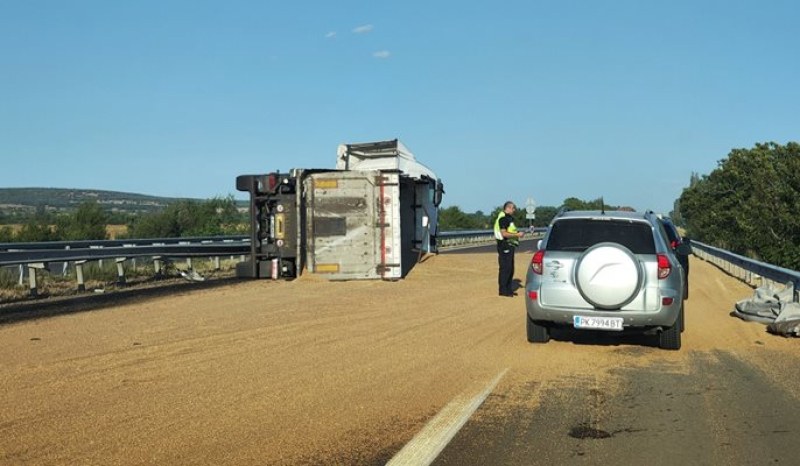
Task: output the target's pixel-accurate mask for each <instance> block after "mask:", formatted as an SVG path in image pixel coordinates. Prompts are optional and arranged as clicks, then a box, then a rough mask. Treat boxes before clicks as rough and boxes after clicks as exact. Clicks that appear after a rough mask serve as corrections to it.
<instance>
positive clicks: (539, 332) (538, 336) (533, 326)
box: [525, 313, 550, 343]
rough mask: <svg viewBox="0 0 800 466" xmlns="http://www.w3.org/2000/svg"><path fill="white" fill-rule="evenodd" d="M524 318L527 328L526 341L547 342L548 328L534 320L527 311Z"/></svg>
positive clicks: (548, 336)
mask: <svg viewBox="0 0 800 466" xmlns="http://www.w3.org/2000/svg"><path fill="white" fill-rule="evenodd" d="M525 320H526V321H527V326H526V327H527V329H528V342H530V343H547V342H548V341H550V329H549V328H547V327H545V326H544V325H539V324H537V323H536V322H534V321H533V320H532V319H531V318H530V316H529V315H528V314H527V313H525Z"/></svg>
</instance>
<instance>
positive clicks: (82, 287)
mask: <svg viewBox="0 0 800 466" xmlns="http://www.w3.org/2000/svg"><path fill="white" fill-rule="evenodd" d="M85 262H86V261H78V262H75V274H76V275H77V276H78V291H86V284H85V283H84V282H83V264H84V263H85Z"/></svg>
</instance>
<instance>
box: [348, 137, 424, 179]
mask: <svg viewBox="0 0 800 466" xmlns="http://www.w3.org/2000/svg"><path fill="white" fill-rule="evenodd" d="M336 155H337V157H336V168H337V169H338V170H400V171H401V172H402V173H403V174H404V175H406V176H409V177H411V178H414V179H423V178H430V179H432V180H436V179H437V177H436V174H435V173H433V171H431V169H430V168H428V167H426V166H425V165H423V164H421V163H419V162H418V161H417V159H416V157H414V154H412V153H411V151H410V150H408V148H407V147H406V146H405V145H403V143H402V142H400V141H398V140H397V139H393V140H391V141H378V142H366V143H359V144H340V145H339V148H338V149H337V151H336Z"/></svg>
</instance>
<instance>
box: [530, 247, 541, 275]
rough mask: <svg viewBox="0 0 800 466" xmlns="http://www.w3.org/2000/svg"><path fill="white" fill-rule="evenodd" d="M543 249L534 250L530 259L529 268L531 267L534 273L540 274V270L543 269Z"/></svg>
mask: <svg viewBox="0 0 800 466" xmlns="http://www.w3.org/2000/svg"><path fill="white" fill-rule="evenodd" d="M543 263H544V249H540V250H538V251H536V253H534V255H533V259H531V268H533V272H534V273H535V274H538V275H541V274H542V270H543V269H544V265H543Z"/></svg>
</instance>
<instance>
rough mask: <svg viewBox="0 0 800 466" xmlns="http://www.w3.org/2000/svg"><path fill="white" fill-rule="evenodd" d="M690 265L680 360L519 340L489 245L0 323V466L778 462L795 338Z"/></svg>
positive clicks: (644, 346) (643, 341)
mask: <svg viewBox="0 0 800 466" xmlns="http://www.w3.org/2000/svg"><path fill="white" fill-rule="evenodd" d="M529 247H530V246H528V245H523V248H522V249H521V250H520V251H519V252H518V256H517V273H516V277H517V278H519V279H522V278H524V273H525V270H526V267H527V264H528V261H529V259H530V253H531V250H530V249H529ZM692 260H693V263H692V275H691V277H690V287H691V293H690V300H689V301H688V302H687V303H686V332H685V333H684V335H683V348H682V349H681V350H680V351H664V350H660V349H658V347H657V344H656V341H655V340H654V339H653V338H647V337H641V336H626V337H616V336H612V335H609V334H605V333H599V334H583V333H581V334H577V333H574V332H559V333H557V334H556V335H555V338H554V339H553V340H551V341H550V342H549V343H547V344H544V345H531V344H529V343H528V342H527V341H526V339H525V324H524V319H525V314H524V301H523V299H522V296H517V297H515V298H504V297H499V296H497V290H496V286H497V285H496V267H497V260H496V255H495V254H494V253H493V252H492V250H491V249H490V250H489V251H488V252H482V253H474V252H472V253H462V254H442V255H439V256H435V257H430V258H428V259H427V260H425V261H424V262H423V263H421V264H419V265H417V266H416V267H415V268H414V269H413V270H412V271H411V274H410V275H409V276H408V277H407V278H406V279H404V280H401V281H398V282H393V283H392V282H363V281H362V282H357V281H354V282H328V281H326V280H324V279H322V278H320V277H319V276H310V275H304V276H303V277H301V278H300V279H298V280H295V281H292V282H284V281H279V282H271V281H242V282H233V283H231V284H229V285H223V286H218V287H215V288H208V289H193V290H190V291H185V292H179V293H176V294H174V295H160V294H159V295H154V296H150V297H146V298H142V299H140V300H130V299H123V300H121V301H119V302H116V303H115V302H113V301H108V302H104V305H103V306H101V307H98V306H88V305H87V309H90V308H91V309H92V312H88V311H87V312H80V309H71V310H70V311H71V312H70V313H69V314H63V315H58V314H57V313H49V314H52V316H51V317H46V318H40V319H35V320H29V321H19V322H15V323H8V324H5V325H0V392H2V393H3V397H1V398H0V463H1V464H71V463H81V464H286V465H293V464H348V465H349V464H365V465H373V464H374V465H377V464H385V463H386V462H388V461H395V464H404V463H403V458H412V460H409V461H408V462H406V463H405V464H421V463H420V461H421V460H419V461H418V460H414V459H413V458H422V457H425V455H426V453H425V451H424V450H425V449H428V453H427V455H428V456H431V455H432V456H433V458H435V459H434V460H433V462H434V464H442V465H444V464H447V465H451V464H458V465H470V464H475V465H479V464H480V465H487V464H491V465H494V464H503V465H505V464H511V465H514V464H521V465H522V464H526V465H527V464H559V465H561V464H566V465H570V464H622V465H628V464H631V465H641V464H648V465H659V464H687V465H694V464H697V465H714V464H724V465H738V464H742V465H750V464H797V458H800V445H798V443H797V442H796V441H794V439H795V438H796V436H797V434H798V433H800V423H799V422H798V416H797V414H798V411H800V409H799V408H798V406H800V404H798V396H800V377H797V373H798V369H799V368H800V358H799V357H798V356H800V341H797V340H795V339H786V338H782V337H777V336H772V335H770V334H768V333H766V331H765V327H764V326H763V325H761V324H754V323H748V322H743V321H741V320H739V319H736V318H734V317H731V316H730V315H729V313H730V311H731V310H732V309H733V305H734V303H735V302H736V301H737V300H739V299H743V298H745V297H748V296H749V295H751V294H752V290H751V289H750V288H748V287H747V286H746V285H744V284H742V283H740V282H738V281H737V280H736V279H734V278H732V277H729V276H727V275H725V274H723V273H722V272H720V271H719V270H717V269H716V268H714V267H713V266H712V265H710V264H708V263H705V262H702V261H699V260H695V259H694V258H692ZM453 420H457V422H455V421H453ZM450 421H453V422H450ZM442 426H445V427H447V428H446V429H442ZM437 429H438V431H442V430H445V431H447V432H449V434H448V435H444V436H442V435H439V434H436V432H437ZM448 429H449V430H448ZM430 451H433V452H434V453H430ZM409 452H410V453H409ZM404 454H409V455H410V456H403V455H404ZM415 461H417V462H416V463H415Z"/></svg>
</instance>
